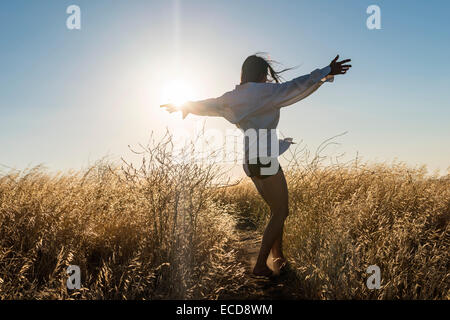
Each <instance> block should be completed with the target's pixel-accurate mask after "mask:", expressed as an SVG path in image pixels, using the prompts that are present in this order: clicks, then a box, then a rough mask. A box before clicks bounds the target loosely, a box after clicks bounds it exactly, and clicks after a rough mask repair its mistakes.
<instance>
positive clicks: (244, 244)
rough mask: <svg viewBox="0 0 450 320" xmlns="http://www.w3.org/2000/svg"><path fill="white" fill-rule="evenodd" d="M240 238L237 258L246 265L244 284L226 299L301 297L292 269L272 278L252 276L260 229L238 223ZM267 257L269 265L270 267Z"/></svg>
mask: <svg viewBox="0 0 450 320" xmlns="http://www.w3.org/2000/svg"><path fill="white" fill-rule="evenodd" d="M236 231H237V232H238V234H239V239H240V245H241V246H240V250H239V254H238V258H239V260H240V261H241V262H242V263H243V264H244V265H245V266H246V271H247V272H246V277H247V279H246V280H247V281H246V285H245V286H243V287H242V288H241V289H240V290H239V292H238V294H237V295H236V296H233V297H226V299H238V300H241V299H242V300H244V299H245V300H248V299H252V300H295V299H300V298H301V294H300V293H301V292H300V290H299V287H298V283H299V281H298V279H297V276H296V274H295V272H294V271H292V270H290V269H287V270H286V271H285V272H284V273H283V274H282V275H280V276H278V277H276V278H274V279H271V280H269V279H257V278H254V277H253V276H252V269H253V266H254V265H255V263H256V259H257V257H258V252H259V248H260V245H261V236H262V233H261V232H260V231H256V230H255V229H254V228H253V227H251V226H248V225H247V226H246V225H245V224H243V225H242V224H240V225H238V229H237V230H236ZM271 261H272V258H271V256H270V257H269V267H270V268H272V265H271V264H270V262H271Z"/></svg>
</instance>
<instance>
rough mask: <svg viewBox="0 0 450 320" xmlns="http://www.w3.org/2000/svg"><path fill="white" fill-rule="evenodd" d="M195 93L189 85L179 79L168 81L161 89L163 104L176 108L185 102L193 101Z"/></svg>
mask: <svg viewBox="0 0 450 320" xmlns="http://www.w3.org/2000/svg"><path fill="white" fill-rule="evenodd" d="M194 97H195V92H194V90H193V88H192V87H191V86H190V85H189V83H188V82H187V81H185V80H183V79H181V78H177V79H173V80H171V81H169V82H168V83H167V84H166V85H165V86H164V87H163V100H164V102H165V103H172V104H174V105H175V106H177V107H180V106H181V105H183V103H185V102H187V101H191V100H193V99H194Z"/></svg>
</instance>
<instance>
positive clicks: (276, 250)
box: [254, 179, 286, 262]
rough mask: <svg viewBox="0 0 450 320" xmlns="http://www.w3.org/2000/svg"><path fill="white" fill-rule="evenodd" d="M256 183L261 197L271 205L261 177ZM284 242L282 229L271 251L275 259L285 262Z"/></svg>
mask: <svg viewBox="0 0 450 320" xmlns="http://www.w3.org/2000/svg"><path fill="white" fill-rule="evenodd" d="M254 183H255V186H256V189H257V190H258V192H259V194H260V195H261V197H262V198H263V199H264V201H265V202H266V203H267V204H268V205H269V202H268V201H269V200H270V198H267V197H266V195H265V194H264V190H263V187H262V186H261V179H257V180H256V181H254ZM269 206H270V205H269ZM271 216H272V213H271ZM282 242H283V231H281V234H280V236H279V237H278V238H277V239H276V240H275V242H274V244H273V246H272V249H271V253H272V257H273V259H281V260H282V261H283V262H284V261H286V259H285V257H284V254H283V247H282Z"/></svg>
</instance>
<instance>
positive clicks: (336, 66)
mask: <svg viewBox="0 0 450 320" xmlns="http://www.w3.org/2000/svg"><path fill="white" fill-rule="evenodd" d="M338 59H339V55H337V56H336V58H334V60H333V61H331V63H330V68H331V72H330V75H332V76H335V75H338V74H346V73H347V71H348V70H349V69H350V68H351V67H352V65H351V64H345V63H347V62H350V61H352V60H351V59H346V60H342V61H340V62H339V61H338Z"/></svg>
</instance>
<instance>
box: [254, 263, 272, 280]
mask: <svg viewBox="0 0 450 320" xmlns="http://www.w3.org/2000/svg"><path fill="white" fill-rule="evenodd" d="M253 274H254V275H255V276H261V277H270V276H272V274H273V271H272V270H271V269H270V268H269V267H268V266H267V265H265V266H263V267H258V266H255V267H254V268H253Z"/></svg>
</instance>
